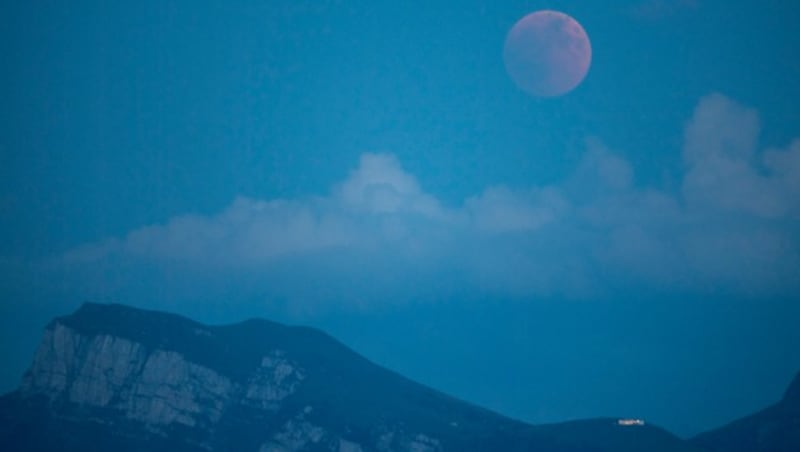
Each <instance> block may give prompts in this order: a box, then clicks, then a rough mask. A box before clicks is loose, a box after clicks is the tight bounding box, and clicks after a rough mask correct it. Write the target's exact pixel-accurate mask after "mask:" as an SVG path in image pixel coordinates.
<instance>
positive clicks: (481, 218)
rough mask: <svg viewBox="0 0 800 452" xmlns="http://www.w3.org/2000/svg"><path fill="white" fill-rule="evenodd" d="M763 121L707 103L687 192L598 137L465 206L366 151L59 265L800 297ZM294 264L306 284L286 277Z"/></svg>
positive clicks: (690, 146)
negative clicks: (280, 195)
mask: <svg viewBox="0 0 800 452" xmlns="http://www.w3.org/2000/svg"><path fill="white" fill-rule="evenodd" d="M759 128H760V126H759V119H758V115H757V113H756V112H755V111H754V110H752V109H749V108H746V107H744V106H741V105H739V104H737V103H736V102H734V101H732V100H730V99H728V98H726V97H724V96H722V95H719V94H712V95H709V96H707V97H705V98H703V99H702V100H701V101H700V102H699V103H698V105H697V107H696V109H695V111H694V114H693V116H692V117H691V119H690V120H689V121H688V123H687V125H686V129H685V140H684V146H683V149H682V154H683V160H684V164H685V172H684V175H683V179H682V185H681V187H680V189H679V190H676V191H674V192H669V191H666V190H661V189H658V188H652V187H640V186H637V185H636V184H635V182H634V181H635V174H634V168H632V166H631V165H630V163H628V162H627V161H626V160H625V159H624V158H622V157H621V156H620V155H617V154H615V153H614V152H612V151H611V150H609V149H607V148H605V147H604V146H603V145H602V144H601V143H599V142H597V141H594V140H590V141H589V142H587V149H586V152H585V154H584V156H583V158H582V160H581V161H580V163H579V164H578V166H577V168H576V169H575V170H574V172H573V173H572V175H571V176H570V177H568V178H567V179H566V180H565V181H563V183H561V184H556V185H550V186H534V187H530V188H528V189H512V188H509V187H505V186H494V187H488V188H486V189H485V190H484V191H483V192H482V193H479V194H477V195H475V196H472V197H469V198H467V199H465V200H464V201H463V202H462V203H460V204H459V205H455V206H447V205H445V204H444V203H443V202H441V201H440V200H438V199H437V198H436V197H435V196H434V195H433V194H431V193H427V192H426V191H425V190H424V189H423V188H422V184H420V182H419V181H418V180H417V179H416V178H415V177H414V176H413V175H411V174H409V173H408V172H406V171H405V170H404V169H403V167H402V165H401V164H400V162H399V161H398V160H397V159H396V158H395V157H393V156H392V155H389V154H364V155H362V156H361V159H360V161H359V162H358V165H357V166H356V168H355V169H354V170H353V171H352V172H351V173H350V174H349V175H348V176H347V177H346V178H345V179H344V180H343V181H342V182H341V183H340V184H338V185H336V186H335V187H333V188H332V189H331V190H330V192H329V193H328V194H327V195H325V196H319V197H307V198H302V199H273V200H257V199H250V198H244V197H240V198H237V199H236V200H234V201H233V202H232V204H231V205H230V206H228V207H227V208H226V209H224V210H223V211H221V212H219V213H217V214H214V215H208V216H205V215H191V214H190V215H181V216H177V217H175V218H173V219H171V220H169V221H168V222H166V223H165V224H161V225H153V226H146V227H142V228H139V229H136V230H133V231H131V232H130V233H128V234H127V235H126V236H124V237H121V238H118V239H109V240H106V241H102V242H98V243H93V244H88V245H86V246H82V247H79V248H77V249H74V250H72V251H71V252H69V253H67V254H65V255H64V256H61V257H60V258H59V259H58V265H64V266H68V267H79V268H87V269H90V268H92V267H93V266H97V265H104V263H108V262H115V263H118V262H120V261H124V262H125V263H126V265H130V266H134V267H146V266H159V268H163V266H165V265H167V266H173V267H174V268H193V269H201V270H204V271H206V275H208V276H207V277H208V278H209V279H214V278H226V277H228V276H229V275H231V274H235V273H237V272H238V273H242V274H243V273H246V274H248V275H250V276H249V278H251V281H250V282H249V283H248V284H249V285H250V286H251V287H260V285H263V286H264V287H261V289H260V290H261V292H260V293H270V291H271V290H277V289H275V287H282V288H281V289H280V290H283V291H285V293H291V292H292V291H293V290H306V289H307V287H303V286H307V285H308V284H309V282H310V281H311V282H313V281H317V282H318V285H323V284H329V285H331V287H334V288H335V289H331V290H335V291H338V292H336V293H335V294H333V295H331V294H328V296H329V297H330V298H336V300H338V301H342V300H344V302H347V299H348V298H351V299H353V300H355V299H359V300H361V299H362V296H363V294H364V290H366V289H365V288H368V289H369V291H370V293H372V294H375V295H376V296H378V295H380V293H381V291H382V290H385V291H390V290H396V289H398V288H399V287H404V288H405V289H408V288H409V287H410V286H413V285H415V284H416V285H418V287H420V288H424V290H431V291H434V292H435V291H436V290H439V289H437V288H442V287H446V288H448V287H449V288H452V287H461V288H464V289H465V290H471V289H474V290H477V291H484V292H488V293H494V294H498V295H504V296H515V297H517V296H522V297H537V296H548V295H557V296H566V297H589V298H591V297H599V296H608V295H613V294H614V293H617V292H618V291H621V290H631V289H632V288H635V289H637V290H638V289H656V290H661V291H675V292H687V291H688V292H694V293H707V292H720V293H736V294H749V295H753V296H759V295H765V294H783V295H787V294H789V295H795V296H796V295H798V294H800V227H799V226H800V182H799V181H800V140H795V141H794V142H792V143H791V144H790V145H789V146H788V147H787V148H785V149H767V150H760V149H758V146H757V143H758V134H759ZM289 268H290V269H291V272H292V274H293V275H295V276H294V278H295V281H294V282H289V281H287V280H286V279H285V278H283V277H282V276H278V275H286V274H287V271H288V270H287V269H289ZM123 279H124V278H123ZM203 283H204V282H203V281H201V282H199V284H203ZM103 287H108V284H105V285H104V286H103ZM420 290H423V289H420ZM441 290H446V289H441ZM448 290H449V289H448ZM317 295H319V294H317ZM432 295H433V296H436V294H435V293H434V294H432ZM287 296H288V297H291V295H287ZM319 296H321V295H319ZM312 298H313V297H312ZM327 301H330V300H327Z"/></svg>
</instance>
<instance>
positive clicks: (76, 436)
mask: <svg viewBox="0 0 800 452" xmlns="http://www.w3.org/2000/svg"><path fill="white" fill-rule="evenodd" d="M0 450H4V451H22V450H25V451H44V450H47V451H78V450H81V451H83V450H115V451H118V452H126V451H140V450H147V451H150V452H158V451H207V450H215V451H234V450H235V451H254V452H255V451H258V452H279V451H286V452H288V451H339V452H359V451H361V452H367V451H379V452H387V451H413V452H433V451H459V452H462V451H463V452H469V451H512V452H513V451H552V452H578V451H593V452H603V451H607V452H612V451H614V452H626V451H664V452H690V451H700V450H701V449H699V448H698V447H697V446H696V445H693V444H691V443H688V442H686V441H683V440H680V439H678V438H676V437H675V436H673V435H671V434H669V433H667V432H666V431H664V430H661V429H659V428H657V427H653V426H649V425H633V426H625V425H620V424H619V423H618V422H617V421H616V420H614V419H594V420H587V421H578V422H568V423H563V424H556V425H547V426H533V425H529V424H525V423H522V422H519V421H515V420H512V419H509V418H506V417H503V416H501V415H499V414H496V413H493V412H491V411H488V410H485V409H482V408H479V407H477V406H474V405H471V404H468V403H465V402H462V401H459V400H456V399H454V398H452V397H450V396H447V395H445V394H442V393H440V392H437V391H435V390H433V389H430V388H427V387H425V386H422V385H420V384H417V383H414V382H413V381H410V380H408V379H406V378H404V377H402V376H400V375H398V374H396V373H394V372H391V371H389V370H387V369H384V368H382V367H380V366H377V365H375V364H373V363H371V362H370V361H368V360H367V359H365V358H363V357H361V356H360V355H358V354H356V353H355V352H353V351H351V350H350V349H348V348H347V347H345V346H344V345H342V344H341V343H339V342H338V341H336V340H335V339H333V338H331V337H330V336H328V335H326V334H325V333H323V332H321V331H318V330H315V329H311V328H304V327H289V326H284V325H280V324H277V323H273V322H269V321H266V320H248V321H245V322H242V323H238V324H234V325H226V326H208V325H203V324H200V323H197V322H194V321H192V320H189V319H186V318H183V317H180V316H177V315H173V314H166V313H161V312H155V311H146V310H141V309H135V308H131V307H126V306H121V305H101V304H85V305H83V306H82V307H81V308H80V309H78V310H77V311H76V312H75V313H73V314H72V315H68V316H65V317H60V318H56V319H55V320H53V321H52V322H51V323H50V324H49V325H48V326H47V328H46V330H45V332H44V335H43V338H42V341H41V344H40V346H39V348H38V350H37V352H36V354H35V357H34V359H33V363H32V365H31V367H30V369H29V371H28V372H27V373H26V375H25V376H24V377H23V381H22V383H21V385H20V387H19V388H18V389H17V390H16V391H14V392H12V393H10V394H7V395H5V396H3V397H2V398H0Z"/></svg>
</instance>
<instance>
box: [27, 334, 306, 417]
mask: <svg viewBox="0 0 800 452" xmlns="http://www.w3.org/2000/svg"><path fill="white" fill-rule="evenodd" d="M197 334H202V335H211V334H212V333H211V332H209V331H207V330H203V329H197ZM284 355H285V353H284V352H282V351H281V350H273V351H272V352H270V353H269V354H267V355H265V356H264V357H263V358H262V360H261V364H260V366H258V367H256V368H254V369H253V371H252V375H251V376H250V378H248V379H247V381H244V382H237V381H234V380H232V379H231V378H228V377H226V376H223V375H220V374H219V373H218V372H216V371H215V370H213V369H210V368H208V367H205V366H202V365H198V364H195V363H193V362H191V361H188V360H187V359H186V357H184V356H183V355H182V354H180V353H178V352H176V351H173V350H162V349H148V348H147V347H146V346H144V345H143V344H141V343H139V342H134V341H132V340H129V339H126V338H120V337H114V336H111V335H108V334H98V335H95V336H88V337H87V336H84V335H82V334H80V333H79V332H78V331H76V330H74V329H72V328H70V327H68V326H66V325H64V324H63V323H59V322H56V323H55V324H53V325H52V326H51V327H50V328H48V329H47V330H46V331H45V334H44V337H43V339H42V343H41V345H40V347H39V350H38V351H37V353H36V356H35V358H34V360H33V365H32V367H31V369H30V371H29V372H28V373H27V375H26V377H25V378H24V380H23V382H22V385H21V387H20V395H22V396H24V397H33V396H36V395H43V396H45V397H47V398H48V399H50V400H52V401H67V402H69V403H72V404H76V405H80V406H85V407H97V408H109V409H113V410H115V411H117V412H119V414H120V415H122V416H124V417H125V418H126V419H129V420H134V421H139V422H142V423H143V424H145V425H147V426H148V427H149V428H150V429H151V430H155V431H158V430H159V429H161V428H163V427H165V426H169V425H173V424H180V425H185V426H188V427H203V428H209V427H213V426H214V425H216V424H217V423H218V422H219V421H220V419H221V417H222V414H223V411H224V409H225V408H226V407H229V406H231V405H245V406H252V407H257V408H260V409H264V410H268V411H272V412H275V411H277V409H278V408H279V403H280V401H281V400H283V399H285V398H286V397H287V396H289V395H291V394H292V393H293V392H294V391H295V390H296V389H297V387H298V385H299V384H300V383H301V382H302V380H303V378H304V375H303V372H302V370H300V369H299V368H298V367H296V365H293V364H292V363H290V362H289V361H288V359H287V358H286V357H285V356H284Z"/></svg>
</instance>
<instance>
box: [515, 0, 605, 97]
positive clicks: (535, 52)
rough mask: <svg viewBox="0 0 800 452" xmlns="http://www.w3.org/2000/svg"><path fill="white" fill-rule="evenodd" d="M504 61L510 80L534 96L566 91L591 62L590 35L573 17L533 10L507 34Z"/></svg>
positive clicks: (571, 87) (556, 12)
mask: <svg viewBox="0 0 800 452" xmlns="http://www.w3.org/2000/svg"><path fill="white" fill-rule="evenodd" d="M503 62H504V63H505V66H506V71H507V72H508V75H509V76H510V77H511V80H513V81H514V83H515V84H516V85H517V86H518V87H519V88H520V89H522V90H523V91H525V92H526V93H528V94H531V95H533V96H536V97H555V96H561V95H563V94H566V93H568V92H570V91H572V90H573V89H575V87H577V86H578V85H580V83H581V82H582V81H583V79H584V78H585V77H586V73H587V72H588V71H589V65H590V64H591V62H592V45H591V43H590V42H589V36H588V35H587V34H586V31H585V30H584V29H583V27H581V24H579V23H578V22H577V21H576V20H575V19H573V18H572V17H570V16H568V15H566V14H564V13H561V12H558V11H549V10H543V11H536V12H533V13H531V14H528V15H527V16H525V17H523V18H522V19H520V20H519V21H518V22H517V23H516V24H514V26H513V27H511V30H510V31H509V32H508V36H506V42H505V46H504V47H503Z"/></svg>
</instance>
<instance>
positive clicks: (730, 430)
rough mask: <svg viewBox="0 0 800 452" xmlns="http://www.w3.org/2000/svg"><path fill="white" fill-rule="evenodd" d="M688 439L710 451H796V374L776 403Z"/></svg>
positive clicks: (799, 401) (799, 417) (799, 437)
mask: <svg viewBox="0 0 800 452" xmlns="http://www.w3.org/2000/svg"><path fill="white" fill-rule="evenodd" d="M692 442H693V443H695V444H697V445H698V446H701V447H703V448H705V449H706V450H709V451H711V452H762V451H763V452H797V451H800V373H798V374H797V375H796V376H795V378H794V380H793V381H792V383H791V384H790V385H789V389H787V390H786V393H785V394H784V396H783V398H782V399H781V400H780V401H779V402H778V403H776V404H774V405H772V406H770V407H767V408H765V409H763V410H761V411H759V412H758V413H755V414H753V415H750V416H747V417H744V418H742V419H739V420H736V421H734V422H731V423H730V424H728V425H725V426H723V427H721V428H719V429H716V430H712V431H709V432H706V433H702V434H700V435H698V436H696V437H695V438H693V439H692Z"/></svg>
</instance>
